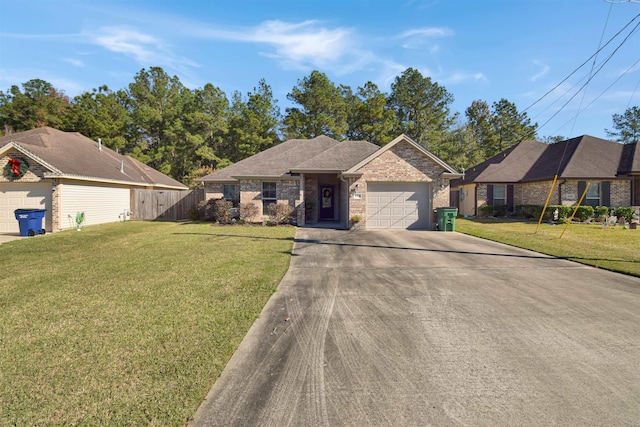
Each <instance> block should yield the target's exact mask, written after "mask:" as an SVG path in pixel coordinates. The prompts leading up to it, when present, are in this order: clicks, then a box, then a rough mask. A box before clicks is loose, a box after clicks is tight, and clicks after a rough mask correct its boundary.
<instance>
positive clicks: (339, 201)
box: [205, 140, 452, 227]
mask: <svg viewBox="0 0 640 427" xmlns="http://www.w3.org/2000/svg"><path fill="white" fill-rule="evenodd" d="M356 172H358V173H362V176H360V177H345V178H343V177H342V175H341V174H340V173H324V174H323V173H301V174H300V177H299V179H291V180H277V179H273V182H276V183H277V186H276V192H277V202H278V203H286V204H288V205H290V206H293V207H295V208H296V209H297V213H296V217H297V221H298V225H301V226H302V225H305V224H315V223H317V222H318V221H319V220H320V193H319V192H320V189H321V188H322V187H323V186H332V187H333V188H334V211H333V218H334V220H335V221H336V222H340V224H342V225H343V226H345V227H348V226H349V224H350V219H351V218H352V217H353V216H355V215H359V216H360V217H361V218H362V222H361V226H364V227H366V218H367V183H368V182H381V183H402V182H407V183H416V182H417V183H424V185H425V186H426V187H428V189H429V191H430V194H428V198H429V203H430V206H429V210H431V211H435V208H437V207H442V206H449V203H450V202H449V180H448V179H445V178H442V174H443V173H445V172H452V171H450V170H448V169H445V168H444V167H443V166H442V165H441V164H439V163H438V162H437V161H435V160H434V159H432V158H431V157H430V156H429V155H426V154H425V153H424V152H422V151H420V150H419V149H417V148H416V147H415V146H413V145H412V144H411V143H409V142H407V141H404V140H401V141H399V142H398V143H397V144H395V145H393V146H389V147H388V149H387V150H386V151H383V152H381V153H380V154H379V155H378V156H377V157H374V158H373V159H372V160H371V161H370V162H369V163H367V164H366V165H364V166H362V167H361V168H360V170H358V171H356ZM262 182H263V181H262V180H242V181H241V182H240V203H242V204H244V203H253V204H256V205H258V207H259V211H260V212H262ZM205 193H206V196H207V198H211V197H221V196H222V184H221V183H217V184H215V183H211V184H207V185H206V187H205ZM327 217H329V216H327ZM262 218H263V216H262V215H260V216H259V217H256V218H253V219H251V220H253V221H259V220H262ZM434 221H435V217H434V218H431V223H432V224H433V223H434Z"/></svg>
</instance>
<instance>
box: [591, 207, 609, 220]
mask: <svg viewBox="0 0 640 427" xmlns="http://www.w3.org/2000/svg"><path fill="white" fill-rule="evenodd" d="M593 214H594V217H595V218H596V219H601V220H604V219H605V218H607V217H608V216H609V207H607V206H596V208H595V209H594V212H593Z"/></svg>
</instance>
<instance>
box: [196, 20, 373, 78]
mask: <svg viewBox="0 0 640 427" xmlns="http://www.w3.org/2000/svg"><path fill="white" fill-rule="evenodd" d="M201 33H202V35H204V36H207V37H210V38H215V39H222V40H232V41H240V42H248V43H258V44H266V45H270V46H272V47H273V48H274V49H275V51H274V52H265V53H263V55H265V56H267V57H272V58H277V59H278V60H280V61H281V62H282V64H283V65H284V66H286V67H287V68H289V67H292V68H301V67H304V66H305V65H313V66H317V67H326V66H328V65H331V64H335V63H336V62H338V60H339V59H341V58H343V57H345V56H346V55H352V54H355V53H356V52H357V49H355V47H354V45H353V40H354V38H353V31H352V30H350V29H347V28H333V29H332V28H326V27H324V26H322V25H321V24H320V22H318V21H315V20H308V21H303V22H300V23H289V22H283V21H278V20H274V21H265V22H263V23H262V24H260V25H258V26H257V27H253V28H243V29H238V30H236V31H231V30H205V31H202V32H201ZM357 56H362V55H357Z"/></svg>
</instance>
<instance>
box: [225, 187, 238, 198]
mask: <svg viewBox="0 0 640 427" xmlns="http://www.w3.org/2000/svg"><path fill="white" fill-rule="evenodd" d="M230 190H231V192H232V194H231V195H229V192H230ZM237 194H238V189H237V186H236V185H235V184H223V185H222V198H223V199H225V200H236V197H237Z"/></svg>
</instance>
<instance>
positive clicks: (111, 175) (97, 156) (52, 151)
mask: <svg viewBox="0 0 640 427" xmlns="http://www.w3.org/2000/svg"><path fill="white" fill-rule="evenodd" d="M12 142H13V143H15V144H16V145H18V146H19V147H20V148H22V149H24V150H26V151H27V152H28V153H29V154H31V155H33V156H35V157H36V158H38V159H40V160H42V161H43V162H44V163H46V164H48V165H49V166H50V169H51V171H50V174H51V175H52V176H53V175H64V176H74V177H79V178H80V177H81V178H85V179H94V180H108V181H123V182H129V183H131V184H136V185H146V186H162V187H170V188H173V187H175V188H185V189H186V187H185V186H184V185H183V184H182V183H180V182H178V181H176V180H175V179H173V178H170V177H168V176H166V175H164V174H163V173H160V172H159V171H157V170H155V169H153V168H151V167H150V166H147V165H145V164H143V163H141V162H139V161H137V160H135V159H133V158H131V157H129V156H124V155H122V154H118V153H116V152H115V151H113V150H111V149H109V148H107V147H105V146H102V147H101V149H99V148H98V143H97V142H96V141H93V140H92V139H89V138H87V137H85V136H83V135H81V134H79V133H77V132H63V131H60V130H57V129H53V128H50V127H41V128H37V129H32V130H28V131H25V132H20V133H15V134H11V135H6V136H3V137H0V148H2V147H4V146H6V145H7V144H10V143H12ZM121 168H122V170H123V172H121Z"/></svg>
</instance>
